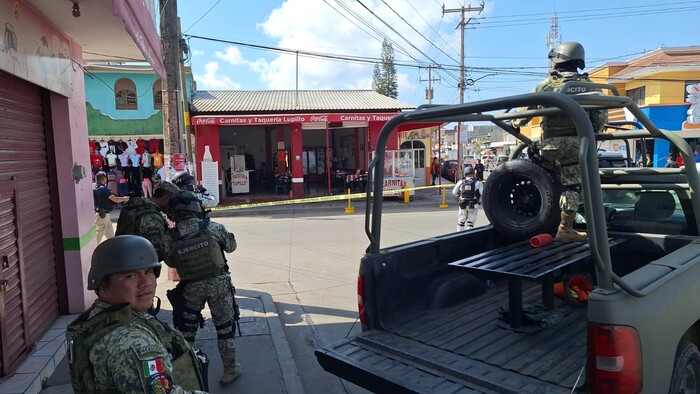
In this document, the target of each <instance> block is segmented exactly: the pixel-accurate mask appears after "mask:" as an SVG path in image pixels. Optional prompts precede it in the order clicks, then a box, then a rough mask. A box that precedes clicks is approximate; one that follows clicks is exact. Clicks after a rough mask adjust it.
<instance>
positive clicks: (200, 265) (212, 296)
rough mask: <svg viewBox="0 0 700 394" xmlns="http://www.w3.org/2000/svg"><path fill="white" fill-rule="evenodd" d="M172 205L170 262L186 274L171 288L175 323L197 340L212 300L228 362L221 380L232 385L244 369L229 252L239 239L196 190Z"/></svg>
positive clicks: (168, 245)
mask: <svg viewBox="0 0 700 394" xmlns="http://www.w3.org/2000/svg"><path fill="white" fill-rule="evenodd" d="M171 205H172V206H173V217H174V218H175V228H173V229H171V230H170V231H169V232H168V235H167V236H166V238H165V239H166V254H165V263H166V264H167V265H168V266H170V267H173V268H175V269H176V270H177V273H178V275H179V276H180V282H179V283H178V285H177V287H175V289H173V290H171V291H170V292H169V293H168V298H169V299H170V301H171V304H172V305H173V322H174V324H175V327H176V328H178V329H179V330H180V331H182V333H183V335H184V336H185V338H186V339H187V341H189V342H190V343H191V344H194V341H195V336H196V334H197V329H198V328H199V326H200V318H201V311H202V309H203V308H204V304H205V303H207V304H209V309H210V311H211V315H212V320H213V321H214V325H215V326H216V335H217V339H218V347H219V353H220V356H221V360H222V362H223V366H224V373H223V375H222V377H221V379H220V381H219V383H220V384H221V385H222V386H226V385H228V384H230V383H231V382H233V381H234V380H235V379H236V378H237V377H238V376H239V375H240V373H241V364H240V363H238V361H237V360H236V342H235V341H234V335H235V333H236V332H235V329H234V323H235V320H236V319H237V318H238V316H237V314H236V307H235V297H234V292H235V289H234V287H233V285H232V283H231V274H230V273H229V267H228V265H227V264H226V257H225V255H224V253H231V252H233V251H234V250H236V246H237V245H236V239H235V237H234V236H233V234H231V233H230V232H228V231H227V230H226V227H224V226H223V225H221V224H219V223H215V222H212V221H210V220H209V219H208V218H204V216H203V214H202V208H201V206H200V204H199V201H197V199H196V198H195V196H194V195H192V193H187V192H185V193H180V194H178V196H177V197H175V198H174V199H172V200H171Z"/></svg>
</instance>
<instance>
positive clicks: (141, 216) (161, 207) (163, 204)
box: [116, 181, 181, 261]
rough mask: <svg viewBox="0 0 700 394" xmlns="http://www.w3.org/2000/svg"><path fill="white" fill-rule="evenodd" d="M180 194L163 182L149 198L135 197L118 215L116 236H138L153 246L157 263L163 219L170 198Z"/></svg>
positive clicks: (176, 189)
mask: <svg viewBox="0 0 700 394" xmlns="http://www.w3.org/2000/svg"><path fill="white" fill-rule="evenodd" d="M178 193H181V190H180V188H179V187H177V186H175V184H173V183H172V182H168V181H163V182H161V183H160V184H159V185H158V186H157V187H156V190H155V191H154V192H153V196H151V197H150V198H143V197H136V198H134V199H132V200H130V201H129V202H128V203H127V204H126V207H124V209H122V211H121V212H120V214H119V220H118V221H117V232H116V235H124V234H134V235H140V236H142V237H144V238H146V239H148V240H149V241H151V243H152V244H153V247H155V248H156V252H157V253H158V261H162V260H163V238H164V237H165V232H166V231H167V229H168V225H167V223H166V221H165V217H163V214H164V213H167V212H168V209H169V206H168V202H169V201H170V198H172V197H173V196H175V195H176V194H178Z"/></svg>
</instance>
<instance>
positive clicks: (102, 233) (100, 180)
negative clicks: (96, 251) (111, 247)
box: [92, 172, 129, 244]
mask: <svg viewBox="0 0 700 394" xmlns="http://www.w3.org/2000/svg"><path fill="white" fill-rule="evenodd" d="M92 196H93V198H94V200H95V235H96V237H97V243H98V244H99V243H100V242H101V241H102V237H104V238H105V239H108V238H112V237H114V228H112V218H111V217H110V215H109V213H110V212H112V210H113V209H114V206H115V205H116V204H119V203H123V202H127V201H129V196H124V197H118V196H117V195H115V194H114V193H113V192H112V190H111V189H110V188H109V187H107V174H105V173H104V172H98V173H97V175H95V184H94V185H93V188H92Z"/></svg>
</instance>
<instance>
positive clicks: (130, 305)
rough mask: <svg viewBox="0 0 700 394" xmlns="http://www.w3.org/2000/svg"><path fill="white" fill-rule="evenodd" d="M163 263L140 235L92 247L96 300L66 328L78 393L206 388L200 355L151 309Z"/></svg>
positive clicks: (90, 282)
mask: <svg viewBox="0 0 700 394" xmlns="http://www.w3.org/2000/svg"><path fill="white" fill-rule="evenodd" d="M160 267H161V266H160V262H159V261H158V256H157V254H156V251H155V249H154V248H153V245H151V243H150V242H148V240H146V239H145V238H142V237H138V236H135V235H121V236H116V237H114V238H110V239H108V240H106V241H105V242H103V243H101V244H100V245H99V246H98V247H97V248H96V249H95V251H94V253H93V254H92V261H91V266H90V272H89V274H88V285H87V288H88V290H95V292H96V293H97V300H96V301H95V303H94V304H93V305H92V307H90V308H89V309H88V310H87V311H86V312H84V313H83V314H81V315H80V316H79V317H78V318H77V319H76V320H74V321H73V322H71V323H70V324H69V325H68V331H67V333H66V336H67V338H68V341H69V342H68V361H69V368H70V375H71V380H72V383H73V389H74V390H75V392H76V393H98V392H100V393H105V392H121V393H190V392H192V393H201V392H202V391H200V390H202V389H203V388H204V382H203V381H202V374H201V366H200V363H199V360H198V358H197V355H196V354H195V353H194V351H193V350H192V348H191V347H190V346H189V343H188V342H187V341H186V340H185V338H184V337H183V336H182V334H181V333H180V332H178V331H177V330H174V329H172V328H171V327H170V326H168V325H167V324H165V323H162V322H161V321H159V320H158V319H157V318H156V317H155V313H154V312H152V310H153V309H152V308H153V297H154V295H155V290H156V278H157V277H158V275H159V274H160ZM152 313H153V314H152Z"/></svg>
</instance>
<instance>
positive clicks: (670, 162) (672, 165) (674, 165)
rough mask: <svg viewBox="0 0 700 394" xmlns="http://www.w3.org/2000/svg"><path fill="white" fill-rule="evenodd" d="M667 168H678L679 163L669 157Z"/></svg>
mask: <svg viewBox="0 0 700 394" xmlns="http://www.w3.org/2000/svg"><path fill="white" fill-rule="evenodd" d="M664 167H666V168H678V163H676V161H675V160H673V157H671V155H669V156H668V158H667V159H666V165H665V166H664Z"/></svg>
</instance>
